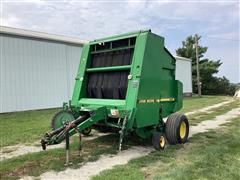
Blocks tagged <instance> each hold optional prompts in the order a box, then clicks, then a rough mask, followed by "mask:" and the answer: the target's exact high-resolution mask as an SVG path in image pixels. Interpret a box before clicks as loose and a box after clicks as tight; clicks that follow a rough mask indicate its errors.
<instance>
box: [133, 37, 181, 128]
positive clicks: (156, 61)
mask: <svg viewBox="0 0 240 180" xmlns="http://www.w3.org/2000/svg"><path fill="white" fill-rule="evenodd" d="M174 73H175V63H174V59H173V57H172V56H171V55H170V54H169V53H168V52H166V50H165V48H164V38H162V37H160V36H157V35H155V34H152V33H149V34H148V37H147V41H146V49H145V55H144V59H143V65H142V74H141V78H140V85H139V93H138V104H137V113H136V121H135V124H134V126H135V127H137V128H141V127H147V126H153V125H157V124H158V123H159V121H160V120H161V117H166V116H167V115H169V114H171V113H172V112H174V107H175V102H173V99H175V98H176V96H177V89H175V87H176V86H175V85H174V84H175V76H174ZM161 109H162V112H161V117H160V111H161Z"/></svg>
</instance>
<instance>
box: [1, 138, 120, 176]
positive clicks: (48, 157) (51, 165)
mask: <svg viewBox="0 0 240 180" xmlns="http://www.w3.org/2000/svg"><path fill="white" fill-rule="evenodd" d="M73 139H74V142H73V143H71V148H70V161H71V163H72V165H71V166H70V167H71V168H78V167H80V166H81V165H82V163H86V162H89V161H96V160H97V159H98V158H99V157H100V155H102V154H116V153H117V152H118V136H117V135H116V134H110V135H105V136H101V137H98V138H96V139H94V140H89V141H84V140H83V151H82V152H81V156H78V141H77V139H78V137H77V136H75V137H73ZM65 154H66V151H65V149H64V148H57V149H52V150H47V151H41V152H37V153H31V154H26V155H22V156H19V157H16V158H12V159H9V160H4V161H1V162H0V179H18V178H19V177H21V176H24V175H30V176H39V175H40V174H42V173H44V172H46V171H50V170H54V171H62V170H64V169H66V168H67V167H66V166H65V165H64V164H65Z"/></svg>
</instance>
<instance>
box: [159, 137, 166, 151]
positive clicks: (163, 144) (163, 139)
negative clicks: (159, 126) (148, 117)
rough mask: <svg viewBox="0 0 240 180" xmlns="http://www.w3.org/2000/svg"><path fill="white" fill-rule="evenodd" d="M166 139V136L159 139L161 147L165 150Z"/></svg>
mask: <svg viewBox="0 0 240 180" xmlns="http://www.w3.org/2000/svg"><path fill="white" fill-rule="evenodd" d="M165 143H166V141H165V138H164V136H161V137H160V139H159V144H160V147H161V148H163V147H164V146H165Z"/></svg>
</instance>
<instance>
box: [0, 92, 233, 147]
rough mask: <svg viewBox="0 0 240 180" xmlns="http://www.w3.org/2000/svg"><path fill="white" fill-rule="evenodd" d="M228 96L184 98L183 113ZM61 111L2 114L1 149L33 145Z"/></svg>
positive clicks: (0, 125)
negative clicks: (16, 145)
mask: <svg viewBox="0 0 240 180" xmlns="http://www.w3.org/2000/svg"><path fill="white" fill-rule="evenodd" d="M227 99H229V97H226V96H203V97H202V98H197V97H192V98H184V101H183V104H184V107H183V109H182V112H188V111H192V110H196V109H199V108H202V107H204V106H209V105H212V104H216V103H219V102H222V101H224V100H227ZM57 111H59V109H48V110H38V111H25V112H16V113H6V114H0V128H1V130H0V148H1V147H4V146H8V145H15V144H22V143H32V142H35V141H38V140H39V139H41V137H42V135H43V134H44V133H45V132H46V131H48V130H50V122H51V118H52V117H53V115H54V114H55V113H56V112H57Z"/></svg>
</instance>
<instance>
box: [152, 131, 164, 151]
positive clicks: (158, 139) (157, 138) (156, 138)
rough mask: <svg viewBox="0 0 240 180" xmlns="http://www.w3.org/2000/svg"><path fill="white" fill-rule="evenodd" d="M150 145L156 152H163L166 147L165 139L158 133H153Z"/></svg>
mask: <svg viewBox="0 0 240 180" xmlns="http://www.w3.org/2000/svg"><path fill="white" fill-rule="evenodd" d="M152 145H153V147H154V148H155V149H156V150H163V149H164V148H165V146H166V138H165V136H164V135H163V134H162V133H160V132H154V133H153V136H152Z"/></svg>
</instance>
